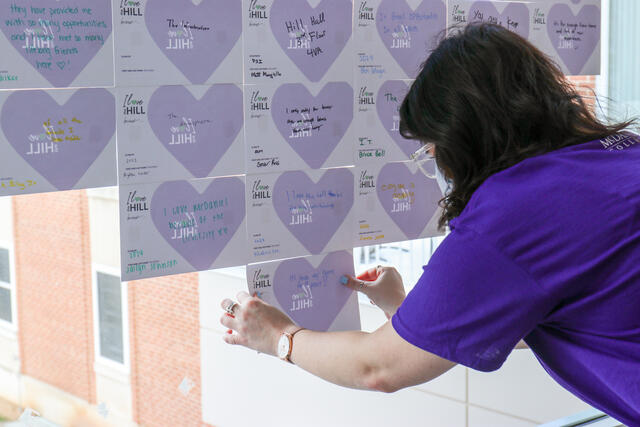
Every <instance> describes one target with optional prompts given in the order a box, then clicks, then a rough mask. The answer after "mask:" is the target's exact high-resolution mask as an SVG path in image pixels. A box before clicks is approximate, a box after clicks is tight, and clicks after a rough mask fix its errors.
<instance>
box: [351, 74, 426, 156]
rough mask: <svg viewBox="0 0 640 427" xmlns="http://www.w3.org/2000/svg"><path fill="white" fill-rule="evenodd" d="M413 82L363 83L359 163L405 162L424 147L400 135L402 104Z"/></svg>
mask: <svg viewBox="0 0 640 427" xmlns="http://www.w3.org/2000/svg"><path fill="white" fill-rule="evenodd" d="M410 84H411V81H409V80H407V81H403V80H361V81H360V84H359V85H358V86H357V87H358V93H357V97H356V105H357V109H356V124H355V128H356V131H355V133H356V162H357V164H369V163H372V162H373V163H380V162H382V161H386V162H390V161H405V160H408V159H409V158H410V156H411V154H412V153H413V152H415V151H416V150H417V149H418V148H420V144H419V143H418V142H417V141H414V140H407V139H404V138H403V137H402V135H400V112H399V110H400V105H401V104H402V101H403V100H404V97H405V95H406V94H407V92H408V91H409V85H410Z"/></svg>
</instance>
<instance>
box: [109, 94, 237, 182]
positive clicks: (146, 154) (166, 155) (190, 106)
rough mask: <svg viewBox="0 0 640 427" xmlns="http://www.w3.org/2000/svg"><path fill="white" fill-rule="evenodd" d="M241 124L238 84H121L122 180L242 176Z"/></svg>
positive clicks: (120, 163)
mask: <svg viewBox="0 0 640 427" xmlns="http://www.w3.org/2000/svg"><path fill="white" fill-rule="evenodd" d="M242 127H243V109H242V89H240V87H238V86H236V85H232V84H219V85H212V86H161V87H158V88H155V87H132V88H119V89H118V135H119V139H118V147H119V150H118V153H119V155H118V165H119V171H120V181H121V182H123V183H127V184H133V183H142V182H154V181H165V180H174V179H191V178H206V177H212V176H227V175H239V174H243V173H244V171H245V167H244V157H245V154H244V141H243V132H242Z"/></svg>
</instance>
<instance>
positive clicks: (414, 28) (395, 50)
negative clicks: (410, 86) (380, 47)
mask: <svg viewBox="0 0 640 427" xmlns="http://www.w3.org/2000/svg"><path fill="white" fill-rule="evenodd" d="M445 10H446V8H445V4H444V2H443V1H442V0H423V1H422V3H420V5H419V6H418V7H417V8H416V9H415V10H413V9H412V8H411V7H409V5H408V4H407V2H406V0H382V2H381V3H380V5H379V6H378V10H377V12H376V27H377V28H378V34H379V35H380V38H381V39H382V43H383V44H384V45H385V47H386V48H387V50H388V51H389V53H390V54H391V56H393V59H395V60H396V62H397V63H398V65H400V67H402V69H403V70H404V72H405V73H407V76H408V77H409V78H411V79H414V78H416V76H417V75H418V73H419V72H420V65H421V64H422V62H423V61H424V60H425V59H426V58H427V56H428V54H427V52H429V51H430V49H431V48H433V47H435V45H434V42H435V41H436V40H435V37H436V36H437V35H438V34H439V33H440V32H441V31H442V30H444V29H445V25H446V16H445V14H446V11H445Z"/></svg>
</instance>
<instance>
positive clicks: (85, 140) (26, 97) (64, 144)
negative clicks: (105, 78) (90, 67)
mask: <svg viewBox="0 0 640 427" xmlns="http://www.w3.org/2000/svg"><path fill="white" fill-rule="evenodd" d="M115 108H116V101H115V98H114V96H113V95H112V94H111V93H110V92H108V91H107V90H105V89H78V90H77V91H76V92H75V93H74V94H73V95H71V97H70V98H69V100H67V102H66V103H65V104H64V105H58V103H57V102H56V101H55V100H54V99H53V98H51V96H50V95H49V94H48V93H47V92H44V91H41V90H35V91H20V92H15V93H13V94H11V95H10V96H9V97H8V98H7V99H6V101H5V103H4V106H3V108H2V112H1V113H0V123H1V125H2V131H3V132H4V134H5V137H6V138H7V140H8V141H9V143H10V144H11V146H12V147H13V148H14V149H15V150H16V151H17V152H18V154H20V156H21V157H22V158H23V159H24V160H25V161H26V162H27V163H28V164H29V165H30V166H31V167H32V168H33V169H35V170H36V171H37V172H38V173H39V174H40V175H42V176H43V177H45V178H46V179H47V181H49V182H50V183H51V185H53V186H54V187H56V188H57V189H58V190H70V189H72V188H73V187H74V186H75V185H76V183H77V182H78V181H79V180H80V178H82V176H83V175H84V174H85V173H86V172H87V170H88V169H89V167H91V165H92V164H93V162H94V161H95V160H96V158H98V156H99V155H100V153H102V151H103V150H104V148H105V147H106V146H107V144H108V143H109V141H110V140H111V137H112V136H113V134H114V132H115V123H116V117H115V116H116V113H115V111H116V110H115Z"/></svg>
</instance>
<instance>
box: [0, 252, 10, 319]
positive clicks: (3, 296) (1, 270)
mask: <svg viewBox="0 0 640 427" xmlns="http://www.w3.org/2000/svg"><path fill="white" fill-rule="evenodd" d="M11 279H12V274H11V258H10V254H9V250H8V249H5V248H0V320H2V321H4V322H7V323H13V310H12V307H11V305H12V302H11V288H12V286H11Z"/></svg>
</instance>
